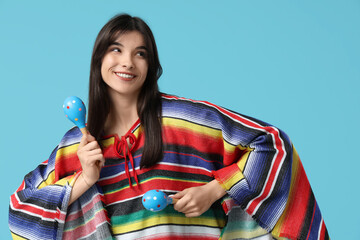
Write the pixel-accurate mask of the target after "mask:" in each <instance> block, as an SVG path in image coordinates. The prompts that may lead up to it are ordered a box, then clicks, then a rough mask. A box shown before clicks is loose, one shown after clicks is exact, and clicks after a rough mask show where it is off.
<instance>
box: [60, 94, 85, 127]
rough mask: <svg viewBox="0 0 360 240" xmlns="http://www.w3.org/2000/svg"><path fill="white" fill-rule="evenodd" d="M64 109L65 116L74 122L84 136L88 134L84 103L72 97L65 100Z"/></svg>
mask: <svg viewBox="0 0 360 240" xmlns="http://www.w3.org/2000/svg"><path fill="white" fill-rule="evenodd" d="M63 109H64V113H65V116H66V117H67V118H68V119H69V120H70V121H72V122H73V123H74V124H75V125H76V126H77V127H78V128H79V129H80V131H81V132H82V133H83V134H87V130H86V124H85V119H86V107H85V104H84V102H83V101H82V100H81V99H80V98H78V97H76V96H71V97H68V98H66V99H65V101H64V105H63Z"/></svg>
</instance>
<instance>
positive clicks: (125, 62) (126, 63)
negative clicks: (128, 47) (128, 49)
mask: <svg viewBox="0 0 360 240" xmlns="http://www.w3.org/2000/svg"><path fill="white" fill-rule="evenodd" d="M120 65H121V66H122V67H123V68H126V69H132V68H134V62H133V59H132V57H131V55H130V54H123V56H122V57H121V60H120Z"/></svg>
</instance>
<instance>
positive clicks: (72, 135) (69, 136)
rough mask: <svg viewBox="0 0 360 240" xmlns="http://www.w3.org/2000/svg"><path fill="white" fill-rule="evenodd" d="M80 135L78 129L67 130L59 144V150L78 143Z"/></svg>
mask: <svg viewBox="0 0 360 240" xmlns="http://www.w3.org/2000/svg"><path fill="white" fill-rule="evenodd" d="M81 137H82V133H81V131H80V129H79V128H78V127H73V128H71V129H70V130H68V131H67V132H66V133H65V135H64V136H63V138H62V139H61V141H60V143H59V148H63V147H67V146H70V145H73V144H76V143H79V142H80V140H81Z"/></svg>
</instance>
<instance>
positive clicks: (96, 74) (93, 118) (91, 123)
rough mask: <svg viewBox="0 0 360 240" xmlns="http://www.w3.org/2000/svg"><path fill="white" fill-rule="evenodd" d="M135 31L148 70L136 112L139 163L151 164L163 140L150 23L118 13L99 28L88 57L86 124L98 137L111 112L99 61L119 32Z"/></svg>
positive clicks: (158, 73)
mask: <svg viewBox="0 0 360 240" xmlns="http://www.w3.org/2000/svg"><path fill="white" fill-rule="evenodd" d="M130 31H137V32H139V33H141V35H142V36H143V38H144V42H145V45H146V48H147V62H148V65H149V66H148V72H147V76H146V80H145V82H144V85H143V86H142V88H141V90H140V94H139V97H138V104H137V112H138V115H139V118H140V122H141V126H142V128H143V129H144V134H145V144H144V149H143V154H142V158H141V163H140V167H141V168H143V167H151V166H153V165H155V164H156V163H157V162H159V161H160V160H161V159H162V156H163V141H162V134H161V120H160V116H161V94H160V92H159V87H158V84H157V81H158V79H159V78H160V76H161V74H162V68H161V65H160V61H159V57H158V52H157V47H156V43H155V39H154V36H153V34H152V32H151V30H150V28H149V26H148V25H147V24H146V23H145V22H144V21H143V20H142V19H140V18H138V17H132V16H130V15H127V14H121V15H117V16H115V17H113V18H112V19H110V21H109V22H107V23H106V24H105V25H104V27H103V28H102V29H101V30H100V32H99V34H98V36H97V38H96V41H95V44H94V49H93V53H92V57H91V66H90V85H89V107H88V109H89V110H88V121H87V127H88V130H89V132H90V133H91V134H92V135H93V136H94V137H95V138H96V139H98V140H99V139H100V138H101V136H102V133H103V131H104V125H105V121H106V118H107V116H108V114H109V112H110V106H111V100H110V97H109V95H108V92H107V85H106V84H105V82H104V81H103V79H102V76H101V64H102V60H103V57H104V55H105V53H106V52H107V50H108V47H109V46H110V45H111V44H112V43H113V42H114V41H115V40H116V39H117V38H118V37H119V35H121V34H123V33H126V32H130Z"/></svg>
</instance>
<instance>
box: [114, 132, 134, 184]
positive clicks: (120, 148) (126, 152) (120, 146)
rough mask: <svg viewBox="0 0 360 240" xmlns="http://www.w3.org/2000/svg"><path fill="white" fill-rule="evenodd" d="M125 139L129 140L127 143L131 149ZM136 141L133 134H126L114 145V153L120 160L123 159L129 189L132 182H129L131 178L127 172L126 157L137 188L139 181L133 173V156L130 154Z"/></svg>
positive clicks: (128, 171)
mask: <svg viewBox="0 0 360 240" xmlns="http://www.w3.org/2000/svg"><path fill="white" fill-rule="evenodd" d="M127 138H129V143H130V145H131V147H130V148H129V145H128V143H127V140H126V139H127ZM135 141H136V137H135V135H134V134H132V133H127V134H126V135H124V136H122V137H121V139H120V141H117V142H116V144H115V148H116V151H115V153H117V155H118V156H119V157H120V158H124V159H125V173H126V177H127V179H128V180H129V186H130V188H132V187H133V186H132V182H131V176H130V170H129V161H128V159H127V157H129V160H130V165H131V167H132V172H133V177H134V178H135V182H136V185H137V186H139V180H138V177H137V174H136V171H135V164H134V159H133V156H132V154H131V150H133V148H134V143H135Z"/></svg>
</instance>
